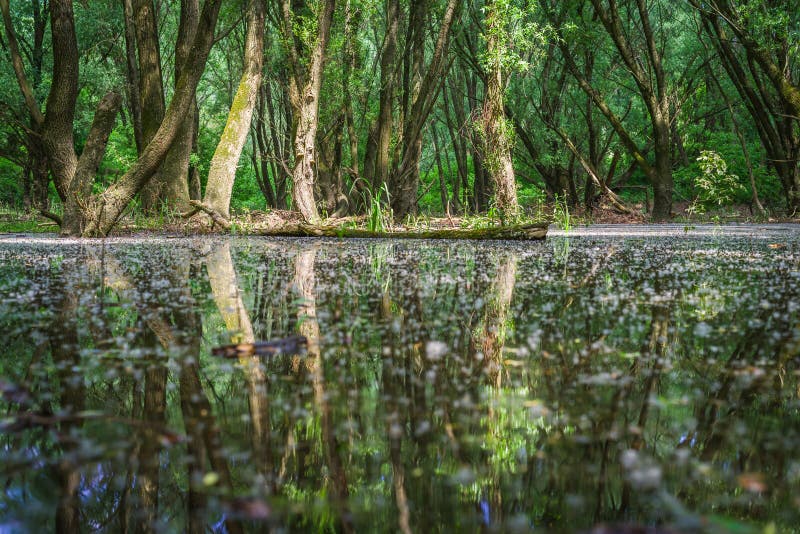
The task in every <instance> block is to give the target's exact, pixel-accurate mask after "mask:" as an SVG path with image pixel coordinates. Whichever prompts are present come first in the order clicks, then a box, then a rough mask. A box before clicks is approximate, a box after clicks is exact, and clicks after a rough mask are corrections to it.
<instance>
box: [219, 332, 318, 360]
mask: <svg viewBox="0 0 800 534" xmlns="http://www.w3.org/2000/svg"><path fill="white" fill-rule="evenodd" d="M307 348H308V339H306V337H305V336H289V337H286V338H283V339H273V340H272V341H256V342H253V343H236V344H234V345H223V346H221V347H214V348H213V349H211V354H213V355H214V356H221V357H223V358H241V357H245V356H275V355H276V354H301V353H303V352H305V350H306V349H307Z"/></svg>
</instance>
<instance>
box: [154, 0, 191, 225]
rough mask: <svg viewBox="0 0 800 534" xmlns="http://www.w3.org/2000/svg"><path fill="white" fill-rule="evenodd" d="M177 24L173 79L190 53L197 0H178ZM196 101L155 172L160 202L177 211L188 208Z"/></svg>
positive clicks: (178, 73) (177, 78)
mask: <svg viewBox="0 0 800 534" xmlns="http://www.w3.org/2000/svg"><path fill="white" fill-rule="evenodd" d="M180 17H181V19H180V24H179V26H178V39H177V44H176V47H175V80H176V81H177V80H179V79H180V77H181V74H183V73H182V72H181V69H182V67H183V65H184V64H185V63H186V59H187V57H188V56H189V54H191V53H192V43H193V42H194V38H195V34H196V33H197V24H198V23H199V17H200V5H199V3H198V0H181V15H180ZM196 113H197V100H196V99H195V100H194V101H193V102H192V104H191V106H190V112H189V113H187V114H186V118H185V119H184V120H183V124H181V127H180V130H179V131H178V135H177V136H176V137H175V140H174V141H173V142H172V146H171V147H170V149H169V152H168V153H167V157H166V159H165V160H164V164H163V165H162V167H161V172H160V173H159V174H158V175H157V176H158V179H159V180H160V183H159V184H158V185H157V186H156V187H157V188H158V190H159V198H160V200H161V202H165V203H167V204H168V205H170V206H173V207H175V208H177V209H178V210H184V209H186V208H187V207H188V202H189V199H190V197H191V194H190V191H189V180H190V173H191V172H192V168H191V165H190V164H189V159H190V157H191V155H192V150H193V149H194V148H195V146H196V144H197V133H198V132H197V124H196V121H195V114H196Z"/></svg>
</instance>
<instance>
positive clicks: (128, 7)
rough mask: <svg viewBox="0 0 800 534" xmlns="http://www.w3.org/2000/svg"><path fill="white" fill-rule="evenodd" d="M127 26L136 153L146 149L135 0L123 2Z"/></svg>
mask: <svg viewBox="0 0 800 534" xmlns="http://www.w3.org/2000/svg"><path fill="white" fill-rule="evenodd" d="M122 11H123V17H124V24H125V61H126V63H127V67H128V69H127V71H126V74H127V78H128V101H129V104H130V112H131V117H132V122H133V137H134V139H135V140H136V153H137V154H141V153H142V150H143V149H144V145H145V142H144V139H143V134H142V101H141V90H140V89H139V63H138V61H137V59H136V22H135V20H134V13H133V0H122Z"/></svg>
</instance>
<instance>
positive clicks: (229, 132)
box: [203, 0, 265, 219]
mask: <svg viewBox="0 0 800 534" xmlns="http://www.w3.org/2000/svg"><path fill="white" fill-rule="evenodd" d="M264 21H265V6H264V1H263V0H253V1H252V2H251V3H250V8H249V10H248V15H247V37H246V39H245V51H244V72H243V73H242V79H241V81H240V82H239V88H238V89H237V91H236V95H235V96H234V98H233V104H232V105H231V109H230V112H229V113H228V122H227V123H226V124H225V130H223V132H222V137H221V138H220V141H219V143H218V144H217V149H216V151H215V152H214V157H213V158H212V159H211V168H210V169H209V172H208V182H207V184H206V193H205V196H204V197H203V203H204V204H205V205H206V206H208V207H209V208H211V209H213V210H215V211H216V212H217V213H219V214H220V215H222V216H223V217H225V218H226V219H227V218H229V217H230V205H231V194H232V193H233V182H234V180H235V179H236V167H237V166H238V164H239V159H240V157H241V154H242V149H243V148H244V144H245V142H246V141H247V134H248V132H249V131H250V123H251V121H252V118H253V110H254V109H255V105H256V99H257V98H258V93H259V88H260V86H261V66H262V62H263V58H264Z"/></svg>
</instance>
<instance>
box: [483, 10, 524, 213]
mask: <svg viewBox="0 0 800 534" xmlns="http://www.w3.org/2000/svg"><path fill="white" fill-rule="evenodd" d="M497 8H498V6H497V4H496V2H495V1H494V0H489V2H487V4H486V27H487V34H488V36H487V41H486V50H487V55H488V57H489V68H488V72H487V80H486V95H485V96H484V101H483V102H484V103H483V124H482V126H483V131H482V132H481V134H482V138H483V139H482V145H483V148H484V154H485V158H486V168H487V170H488V171H489V175H490V176H491V179H492V183H493V184H494V190H495V198H494V204H495V208H496V209H497V211H498V212H499V214H500V217H501V218H502V219H504V220H505V219H513V218H514V217H516V216H517V214H518V213H519V204H518V203H517V184H516V180H515V178H514V162H513V161H512V158H511V151H512V146H511V139H512V135H511V134H512V132H511V131H510V130H511V126H510V124H509V123H508V121H506V118H505V111H504V105H503V92H504V90H505V84H504V82H503V72H502V67H503V66H502V61H501V55H502V53H503V48H504V47H505V45H504V44H503V43H500V42H499V39H498V35H497V34H498V33H500V34H503V33H505V32H504V31H502V30H500V31H498V27H497V25H499V24H503V22H502V19H500V17H502V16H503V14H501V13H498V12H497Z"/></svg>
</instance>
